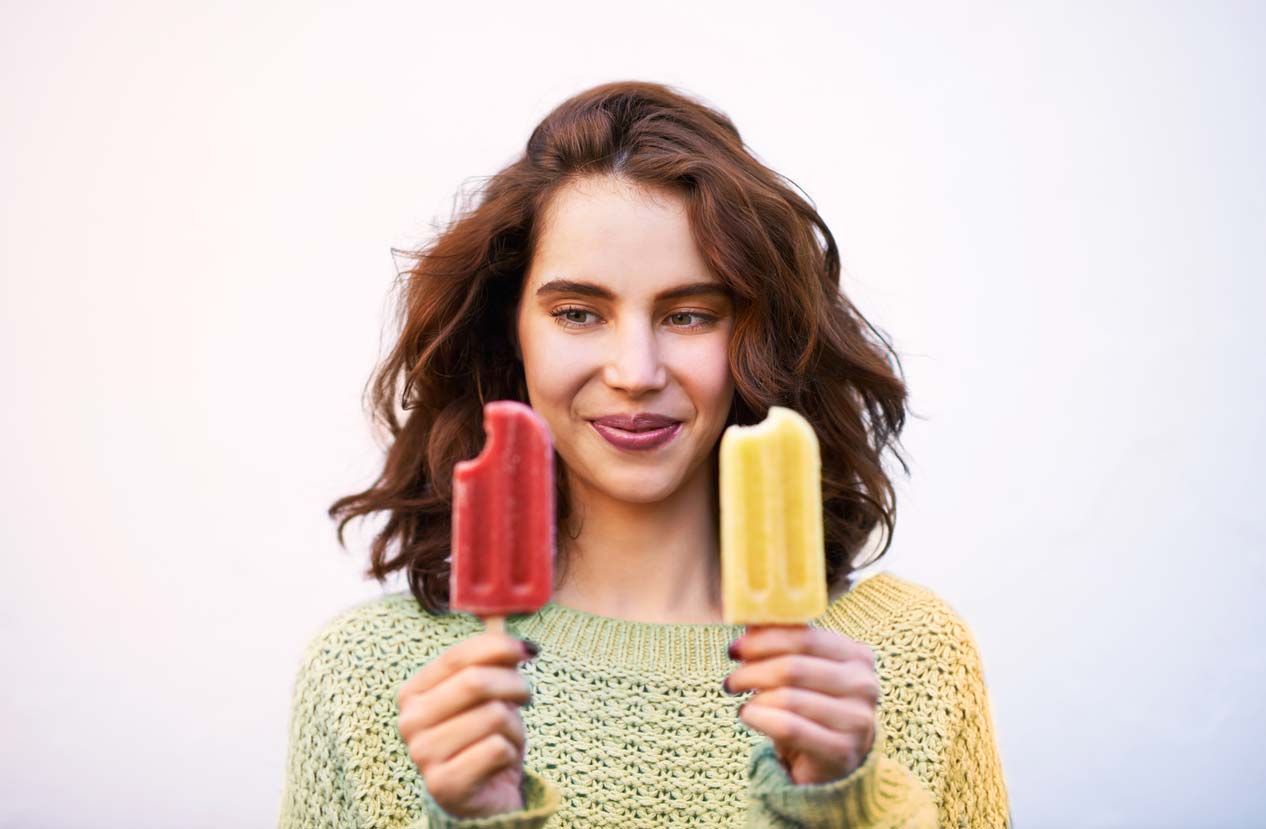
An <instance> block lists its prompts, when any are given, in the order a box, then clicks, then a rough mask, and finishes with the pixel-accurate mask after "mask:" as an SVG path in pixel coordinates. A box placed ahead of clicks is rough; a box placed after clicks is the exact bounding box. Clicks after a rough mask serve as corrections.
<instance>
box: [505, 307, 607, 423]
mask: <svg viewBox="0 0 1266 829" xmlns="http://www.w3.org/2000/svg"><path fill="white" fill-rule="evenodd" d="M553 325H554V324H553V323H551V322H546V323H544V324H541V323H538V322H532V323H528V324H526V325H525V326H524V327H522V328H520V336H519V347H520V349H521V351H522V352H523V373H524V376H525V377H526V379H527V387H528V393H529V394H530V395H531V397H532V404H533V406H535V407H537V408H558V407H560V406H563V407H566V406H567V405H568V404H569V403H570V400H571V398H572V397H573V396H574V395H575V393H576V391H577V390H578V389H579V388H580V386H582V385H583V384H584V382H585V378H586V377H588V376H589V375H590V374H592V372H593V365H592V363H593V360H594V357H593V349H592V348H585V347H583V344H582V343H581V342H580V339H581V338H579V337H567V336H558V333H557V332H554V331H550V330H549V328H546V327H544V326H553Z"/></svg>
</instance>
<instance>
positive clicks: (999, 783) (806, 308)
mask: <svg viewBox="0 0 1266 829" xmlns="http://www.w3.org/2000/svg"><path fill="white" fill-rule="evenodd" d="M839 271H840V262H839V256H838V251H837V248H836V245H835V241H834V239H833V237H832V235H831V233H830V231H829V230H828V229H827V227H826V225H825V224H824V223H823V222H822V220H821V218H820V217H819V216H818V214H817V212H816V211H815V210H814V208H813V207H812V206H811V205H810V204H808V203H807V202H806V201H805V200H804V199H802V198H801V197H800V196H798V195H797V194H796V193H795V192H793V191H792V190H791V189H790V188H789V187H788V186H787V185H786V184H785V183H784V181H783V180H782V179H781V178H780V177H779V176H778V175H777V174H775V173H774V172H772V171H770V170H768V169H767V168H765V167H764V166H763V165H761V164H760V163H759V162H758V161H757V160H756V159H755V158H753V156H752V155H751V154H749V152H748V151H747V150H746V149H745V147H744V145H743V142H742V140H741V139H740V137H739V133H738V131H737V130H736V129H735V127H734V125H733V124H732V123H731V122H730V121H729V119H728V118H726V117H725V116H724V115H722V114H721V113H718V112H716V111H714V110H712V109H710V108H707V107H705V106H703V105H701V104H700V103H698V102H696V101H693V100H691V99H690V98H688V97H686V96H684V95H682V94H680V93H678V92H676V91H675V90H672V89H670V88H666V87H663V86H660V85H656V84H649V83H632V82H629V83H612V84H605V85H602V86H599V87H596V88H594V89H590V90H587V91H585V92H583V93H581V94H579V95H577V96H575V97H574V98H572V99H570V100H568V101H566V102H564V103H563V104H561V105H560V106H559V107H558V108H557V109H555V110H554V111H553V112H551V113H550V114H549V115H548V116H547V117H546V118H545V120H544V121H543V122H542V123H541V124H540V125H538V126H537V128H536V129H535V130H534V131H533V133H532V135H531V137H530V138H529V140H528V144H527V150H526V153H525V154H524V155H523V157H522V158H520V159H519V160H517V161H516V162H514V163H513V164H511V165H510V166H508V167H507V168H506V169H505V170H503V171H501V172H500V173H498V174H497V175H496V176H494V177H493V178H492V179H491V180H490V181H489V182H488V183H487V185H486V187H485V188H484V189H483V192H482V194H481V198H480V199H479V200H478V203H477V204H475V205H474V206H473V207H471V208H467V209H465V210H464V211H463V212H462V213H460V214H459V216H458V217H457V218H456V220H455V221H454V222H453V223H452V224H451V225H450V226H449V227H448V228H447V229H446V230H445V231H444V232H443V233H442V234H440V235H439V237H438V238H437V239H436V240H435V241H434V242H433V243H432V244H430V245H429V246H427V247H425V248H424V249H422V250H421V251H419V252H418V253H417V254H416V264H415V265H414V267H413V268H412V269H411V270H410V272H409V274H408V279H407V280H406V281H405V283H404V291H405V296H404V302H403V304H402V306H401V320H400V322H401V334H400V337H399V340H398V342H397V344H396V346H395V348H394V350H393V351H392V353H391V354H390V356H389V357H388V359H387V360H386V361H385V363H384V364H383V366H382V367H381V369H380V370H379V373H378V375H377V378H376V382H375V385H374V401H373V402H374V407H375V412H376V414H377V415H378V417H379V418H380V419H381V421H382V423H383V425H385V427H386V428H387V431H388V432H389V436H390V441H389V445H388V449H387V457H386V465H385V468H384V469H383V471H382V474H381V475H380V477H379V478H378V480H377V481H376V482H375V484H374V485H373V486H372V487H371V488H370V489H368V490H366V491H365V492H361V493H358V494H356V495H352V496H349V497H347V498H343V499H341V500H339V501H338V502H336V503H335V504H334V505H333V506H332V507H331V510H330V512H331V515H332V516H334V517H340V516H341V518H342V522H341V523H340V525H339V532H340V540H341V539H342V530H343V528H344V526H345V525H346V523H347V522H348V521H349V520H351V519H352V518H354V517H357V516H364V515H367V514H369V513H372V512H377V511H383V512H386V513H387V516H388V517H387V522H386V524H385V526H384V527H383V528H382V530H381V532H380V533H379V534H378V536H377V537H376V539H375V542H374V545H373V551H372V567H371V568H370V573H371V574H372V575H373V576H375V577H376V578H378V579H379V580H382V579H385V578H386V577H387V576H388V575H389V574H390V573H392V572H394V571H396V570H404V571H405V572H406V573H407V576H408V583H409V586H410V591H409V593H399V594H394V595H390V596H386V597H384V598H382V599H378V600H375V601H372V602H368V603H365V604H362V605H360V606H357V607H355V608H352V609H350V610H348V611H347V612H345V613H343V614H342V615H340V616H339V617H338V618H336V619H335V620H333V621H332V622H331V623H330V624H329V625H328V626H327V627H326V629H325V630H323V631H322V632H321V633H320V634H319V635H318V636H317V637H316V638H315V639H314V640H313V642H312V644H311V646H310V648H309V650H308V653H307V656H306V658H305V659H304V662H303V664H302V667H301V669H300V672H299V675H298V678H297V680H296V684H295V698H294V709H293V713H292V720H291V735H290V756H289V769H288V775H287V781H286V791H285V793H284V796H283V802H282V815H281V825H282V826H283V827H299V826H304V827H309V826H339V827H352V826H381V827H396V826H413V827H420V826H430V827H475V826H480V827H494V826H495V827H536V826H544V825H547V824H548V825H551V826H559V827H606V826H611V827H615V826H620V827H627V826H675V825H682V826H684V825H715V826H739V825H746V826H749V827H791V826H812V827H828V826H830V827H836V826H851V827H879V826H912V827H913V826H918V827H924V826H926V827H932V826H935V825H937V823H938V821H939V823H940V825H943V826H964V827H965V826H972V827H975V826H1004V825H1006V824H1007V823H1008V821H1009V816H1008V812H1007V797H1006V790H1005V785H1004V781H1003V776H1002V771H1001V766H1000V763H999V759H998V754H997V748H996V744H995V738H994V734H993V727H992V716H991V712H990V708H989V703H988V700H987V698H986V696H985V687H984V682H983V676H982V671H981V662H980V658H979V656H978V653H977V651H976V648H975V643H974V640H973V638H972V636H971V634H970V632H969V630H968V628H967V627H966V625H965V624H964V623H963V622H962V620H961V619H959V618H958V616H957V615H956V614H955V613H954V612H953V610H952V609H951V608H950V607H948V606H947V605H946V604H945V603H944V602H942V601H941V600H939V599H938V598H937V597H936V596H935V595H934V594H933V593H932V592H930V591H928V590H927V589H925V588H922V587H920V586H918V585H915V584H913V583H910V582H907V581H904V580H902V579H899V578H897V577H895V576H892V575H890V574H880V575H877V576H874V577H872V578H869V579H867V580H865V581H862V582H860V583H857V584H853V583H852V579H851V574H852V573H853V571H854V570H855V569H857V565H856V562H855V558H856V557H857V556H858V554H859V553H860V552H861V550H862V548H863V546H864V545H865V543H866V542H867V540H868V538H869V537H870V535H871V532H872V530H875V529H876V528H877V527H878V526H879V524H880V523H881V522H882V523H883V525H884V528H885V529H886V531H887V535H888V537H889V539H890V538H891V530H892V521H893V515H894V508H893V491H892V487H891V484H890V482H889V480H888V478H887V476H886V475H885V473H884V469H883V466H882V463H881V454H882V452H883V450H884V449H886V448H890V446H889V444H890V443H892V442H893V441H894V440H895V438H896V437H897V436H898V435H899V433H900V430H901V427H902V424H903V421H904V401H905V394H906V392H905V387H904V384H903V383H902V381H901V380H900V379H898V378H897V377H896V376H894V374H893V373H892V370H891V369H890V367H889V363H888V361H887V360H886V359H885V355H886V354H887V353H889V352H890V349H888V350H885V348H886V343H885V344H884V345H885V348H881V347H880V346H879V345H877V344H876V343H875V342H874V341H872V340H871V339H869V338H868V337H867V336H866V335H865V333H864V330H863V326H865V328H866V329H869V330H871V331H872V333H873V329H870V327H869V325H868V324H866V323H865V321H864V319H863V318H862V317H861V315H860V314H858V313H857V311H856V310H855V309H854V308H853V307H852V305H851V304H850V303H849V302H848V300H847V299H846V298H845V297H844V296H843V295H842V294H841V293H840V292H839ZM881 341H882V340H881ZM497 399H515V400H519V401H523V402H526V403H529V404H530V405H531V406H532V407H533V409H534V410H535V411H536V412H538V413H539V414H540V415H541V416H542V417H544V419H545V420H546V422H547V423H548V425H549V427H550V430H551V433H552V435H553V438H554V443H555V448H556V450H557V456H558V459H559V460H560V461H561V462H560V463H558V464H557V472H558V478H557V484H558V490H559V492H558V494H559V497H558V499H557V501H558V505H559V514H558V522H559V523H558V527H559V535H558V537H559V550H558V565H559V566H558V574H557V575H558V578H557V584H556V589H555V593H554V598H553V600H552V601H551V602H550V603H549V604H548V605H546V606H545V607H544V608H542V609H541V610H540V611H539V612H537V613H534V614H530V615H526V614H525V615H519V616H512V617H511V618H510V620H509V630H510V631H511V634H513V635H511V634H498V633H492V632H484V631H483V629H482V626H481V624H480V623H479V621H478V620H476V619H474V618H473V617H470V616H468V615H466V614H460V613H447V612H446V610H447V599H448V595H447V587H448V561H447V556H448V544H449V537H450V530H451V527H450V524H449V511H450V506H451V502H450V496H451V489H450V482H451V476H452V468H453V465H454V463H456V462H457V461H458V460H462V459H465V458H470V457H473V456H474V455H476V454H477V453H478V451H479V449H480V446H481V444H482V441H483V435H482V429H481V422H482V418H481V413H482V407H483V404H484V403H485V402H487V401H490V400H497ZM397 400H400V401H401V404H402V406H403V409H404V410H405V413H406V414H405V417H404V422H403V423H401V422H400V419H399V416H398V413H397V410H396V402H397ZM775 404H777V405H783V406H787V407H790V408H792V409H795V410H796V411H798V412H800V413H802V414H804V415H805V416H806V417H807V418H808V419H809V420H810V422H811V423H813V425H814V427H815V429H816V431H817V433H818V436H819V440H820V444H821V448H822V469H823V480H822V485H823V514H824V523H825V531H826V552H827V562H826V566H827V577H828V582H829V583H830V584H832V585H833V589H832V592H831V604H830V607H829V609H828V611H827V612H826V613H825V614H824V615H823V616H822V617H820V618H819V619H817V620H815V622H814V623H813V624H812V625H810V626H808V627H806V628H790V627H776V626H767V627H753V628H751V629H748V630H747V631H746V632H745V631H744V629H743V628H741V627H737V626H731V625H726V624H724V623H723V622H722V615H721V607H720V590H719V587H720V573H719V568H718V524H717V480H716V473H717V470H716V464H717V446H718V441H719V439H720V436H721V433H722V431H723V430H724V429H725V427H726V426H727V425H729V424H731V423H740V424H751V423H756V422H759V421H760V420H761V419H762V418H763V417H764V414H765V412H766V411H767V409H768V408H769V407H770V406H771V405H775ZM894 453H895V450H894ZM898 458H899V459H900V456H899V455H898ZM902 465H903V468H904V461H903V462H902ZM886 549H887V544H885V545H884V547H883V550H881V551H880V555H882V553H883V551H885V550H886ZM520 665H522V666H521V667H520ZM733 695H738V696H740V697H742V698H743V699H742V703H743V704H741V705H736V704H735V703H736V702H738V700H735V699H734V696H733ZM736 709H737V710H736Z"/></svg>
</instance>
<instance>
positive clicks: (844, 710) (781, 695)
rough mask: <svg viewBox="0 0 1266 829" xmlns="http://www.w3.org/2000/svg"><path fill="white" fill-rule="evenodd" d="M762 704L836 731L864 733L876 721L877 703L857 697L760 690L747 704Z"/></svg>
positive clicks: (783, 690)
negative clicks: (797, 715)
mask: <svg viewBox="0 0 1266 829" xmlns="http://www.w3.org/2000/svg"><path fill="white" fill-rule="evenodd" d="M753 703H754V704H758V705H764V706H768V707H770V708H779V709H781V710H783V711H789V712H791V713H792V714H799V715H800V716H802V717H804V718H805V719H807V720H812V721H813V722H815V723H817V724H818V725H820V726H822V727H823V728H829V729H831V730H832V731H864V730H865V727H866V726H867V725H868V724H869V723H871V722H873V721H874V719H875V703H874V702H873V701H871V700H869V699H864V698H857V697H832V696H827V695H826V694H820V693H818V692H817V691H806V690H804V689H803V688H775V689H773V690H772V691H760V692H759V693H757V694H756V695H755V696H753V697H752V698H751V699H750V700H748V701H747V703H746V704H753Z"/></svg>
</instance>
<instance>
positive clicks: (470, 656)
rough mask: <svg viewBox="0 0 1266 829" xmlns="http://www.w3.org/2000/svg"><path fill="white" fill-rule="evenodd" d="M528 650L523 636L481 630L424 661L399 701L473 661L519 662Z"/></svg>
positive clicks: (523, 659)
mask: <svg viewBox="0 0 1266 829" xmlns="http://www.w3.org/2000/svg"><path fill="white" fill-rule="evenodd" d="M527 658H528V655H527V650H526V648H525V647H524V645H523V641H522V640H521V639H516V638H514V637H513V636H507V635H505V634H502V633H491V632H486V633H481V634H479V635H478V636H472V637H470V638H469V639H466V640H465V641H462V642H459V643H458V644H456V645H454V646H453V647H451V648H449V649H447V650H446V651H444V652H443V653H441V654H440V655H439V656H437V657H436V658H435V659H432V660H431V661H430V662H428V663H427V664H425V665H423V666H422V667H421V668H420V669H419V670H418V671H417V672H416V673H415V674H414V675H413V676H411V677H409V678H408V679H407V680H405V681H404V682H403V683H402V684H401V686H400V690H399V693H397V694H396V701H397V703H402V702H403V701H404V700H405V698H406V697H409V696H412V695H414V694H419V693H422V692H423V691H428V690H430V689H431V688H434V687H435V686H436V685H439V684H440V683H441V682H443V681H444V680H446V679H448V678H449V677H450V676H452V675H453V674H455V673H457V672H458V671H460V670H462V669H463V668H465V667H468V666H470V665H511V666H512V665H517V664H519V663H520V662H524V661H527Z"/></svg>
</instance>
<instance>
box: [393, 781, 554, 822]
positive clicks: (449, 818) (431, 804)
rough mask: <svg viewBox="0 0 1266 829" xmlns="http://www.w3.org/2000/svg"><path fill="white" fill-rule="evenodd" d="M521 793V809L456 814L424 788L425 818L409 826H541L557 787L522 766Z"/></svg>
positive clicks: (547, 815)
mask: <svg viewBox="0 0 1266 829" xmlns="http://www.w3.org/2000/svg"><path fill="white" fill-rule="evenodd" d="M522 793H523V808H522V809H518V810H516V811H513V812H505V813H503V814H499V815H490V816H488V817H477V818H458V817H454V816H453V815H450V814H449V813H448V812H446V811H444V810H443V809H442V808H440V805H439V804H438V803H436V802H435V800H434V799H433V798H432V797H431V795H430V793H429V792H428V793H427V795H426V815H427V820H426V821H423V822H422V823H421V824H420V825H414V826H411V827H409V829H541V827H543V826H545V825H546V821H548V820H549V819H550V816H551V815H553V814H554V812H555V811H557V809H558V789H557V787H555V786H554V784H553V783H551V782H550V781H549V780H547V779H545V778H544V777H541V776H540V775H539V774H536V773H535V772H533V771H532V770H530V769H527V768H524V769H523V787H522ZM428 821H429V822H428Z"/></svg>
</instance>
